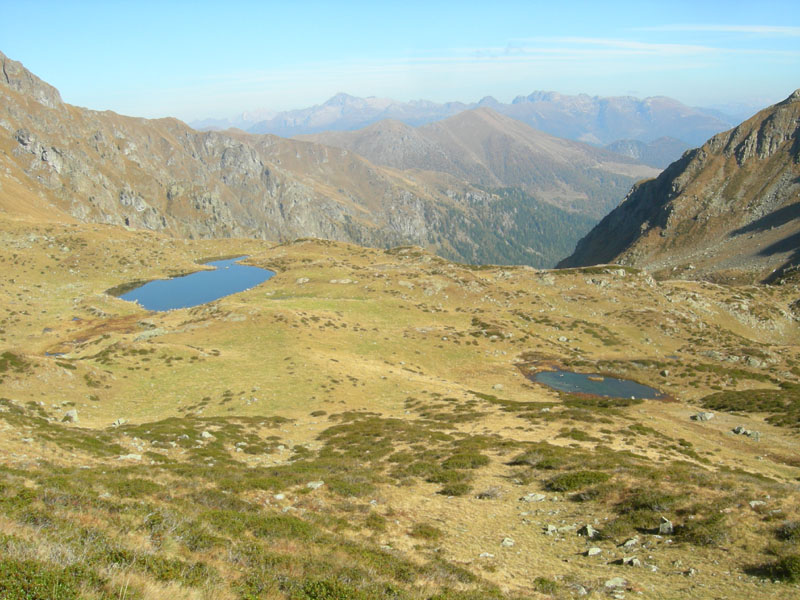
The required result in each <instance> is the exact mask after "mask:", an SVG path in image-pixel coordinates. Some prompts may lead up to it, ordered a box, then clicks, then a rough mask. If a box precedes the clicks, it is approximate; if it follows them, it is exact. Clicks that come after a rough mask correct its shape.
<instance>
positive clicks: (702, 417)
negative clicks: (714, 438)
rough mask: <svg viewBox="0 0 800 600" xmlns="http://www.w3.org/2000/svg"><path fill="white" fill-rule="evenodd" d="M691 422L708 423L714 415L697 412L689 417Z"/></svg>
mask: <svg viewBox="0 0 800 600" xmlns="http://www.w3.org/2000/svg"><path fill="white" fill-rule="evenodd" d="M690 418H691V419H692V421H710V420H711V419H713V418H714V413H712V412H699V413H696V414H694V415H692V416H691V417H690Z"/></svg>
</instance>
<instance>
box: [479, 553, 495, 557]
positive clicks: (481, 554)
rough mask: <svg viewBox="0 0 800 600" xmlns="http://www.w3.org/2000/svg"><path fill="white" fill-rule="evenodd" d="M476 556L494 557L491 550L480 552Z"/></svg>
mask: <svg viewBox="0 0 800 600" xmlns="http://www.w3.org/2000/svg"><path fill="white" fill-rule="evenodd" d="M478 558H494V554H492V553H491V552H481V553H480V554H479V555H478Z"/></svg>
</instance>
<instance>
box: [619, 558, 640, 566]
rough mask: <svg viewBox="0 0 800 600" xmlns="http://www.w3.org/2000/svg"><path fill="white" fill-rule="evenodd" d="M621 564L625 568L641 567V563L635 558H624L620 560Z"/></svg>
mask: <svg viewBox="0 0 800 600" xmlns="http://www.w3.org/2000/svg"><path fill="white" fill-rule="evenodd" d="M622 564H623V565H625V566H626V567H641V566H642V561H640V560H639V559H638V558H636V557H635V556H626V557H624V558H623V559H622Z"/></svg>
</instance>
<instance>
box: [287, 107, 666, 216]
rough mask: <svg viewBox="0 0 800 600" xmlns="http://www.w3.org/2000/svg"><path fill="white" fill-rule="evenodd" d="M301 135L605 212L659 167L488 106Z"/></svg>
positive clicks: (394, 162)
mask: <svg viewBox="0 0 800 600" xmlns="http://www.w3.org/2000/svg"><path fill="white" fill-rule="evenodd" d="M296 139H303V140H309V141H314V142H317V143H322V144H325V145H330V146H335V147H339V148H344V149H347V150H350V151H352V152H355V153H357V154H359V155H361V156H364V157H366V158H367V159H368V160H369V161H370V162H373V163H375V164H380V165H384V166H388V167H393V168H396V169H401V170H413V169H419V170H431V171H440V172H444V173H447V174H449V175H452V176H454V177H457V178H459V179H462V180H464V181H468V182H470V183H472V184H475V185H480V186H484V187H485V186H489V187H517V188H520V189H522V190H525V192H526V193H528V194H530V195H532V196H535V197H537V198H541V199H543V200H546V201H549V202H551V203H553V204H555V205H556V206H561V207H565V208H568V209H569V210H573V211H576V212H582V213H585V214H591V215H594V216H597V217H598V218H599V217H601V216H603V215H604V214H605V213H606V212H608V211H609V210H611V208H613V207H614V206H616V204H617V202H618V200H619V198H620V197H622V195H623V194H624V193H625V191H626V189H627V188H626V187H625V181H629V180H630V178H632V177H633V178H639V179H640V178H643V177H649V176H654V175H655V174H656V173H657V170H656V169H653V168H649V167H644V166H642V165H641V164H640V163H638V162H636V161H634V160H633V159H630V158H626V157H623V156H621V155H619V154H615V153H611V152H608V151H605V150H602V149H599V148H595V147H593V146H589V145H587V144H582V143H580V142H575V141H572V140H565V139H560V138H556V137H554V136H551V135H549V134H547V133H544V132H541V131H538V130H535V129H533V128H531V127H530V126H528V125H526V124H525V123H522V122H521V121H518V120H516V119H513V118H511V117H507V116H505V115H503V114H501V113H498V112H496V111H495V110H494V109H492V108H489V107H485V106H484V107H480V108H476V109H472V110H467V111H462V112H460V113H458V114H457V115H454V116H452V117H448V118H447V119H444V120H441V121H437V122H435V123H429V124H427V125H422V126H420V127H417V128H413V127H411V126H409V125H406V124H403V123H401V122H399V121H395V120H387V121H378V122H377V123H373V124H372V125H369V126H367V127H366V128H364V129H362V130H356V131H339V132H327V133H321V134H311V135H307V136H298V137H297V138H296ZM596 181H602V185H598V184H597V183H596Z"/></svg>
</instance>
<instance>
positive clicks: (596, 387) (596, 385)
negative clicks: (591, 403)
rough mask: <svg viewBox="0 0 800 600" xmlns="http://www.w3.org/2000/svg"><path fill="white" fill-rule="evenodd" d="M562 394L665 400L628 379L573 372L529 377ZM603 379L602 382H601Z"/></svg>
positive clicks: (552, 372) (545, 372)
mask: <svg viewBox="0 0 800 600" xmlns="http://www.w3.org/2000/svg"><path fill="white" fill-rule="evenodd" d="M528 377H529V378H530V379H532V380H533V381H538V382H539V383H543V384H544V385H546V386H548V387H551V388H553V389H555V390H558V391H560V392H567V393H570V394H592V395H593V396H604V397H606V398H631V397H632V398H637V399H638V398H653V399H657V398H663V397H664V394H662V393H661V392H659V391H658V390H657V389H655V388H651V387H649V386H646V385H642V384H641V383H636V382H635V381H630V380H628V379H617V378H616V377H605V376H603V375H597V374H591V373H588V374H587V373H573V372H572V371H540V372H539V373H535V374H533V375H529V376H528ZM600 379H602V381H600Z"/></svg>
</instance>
